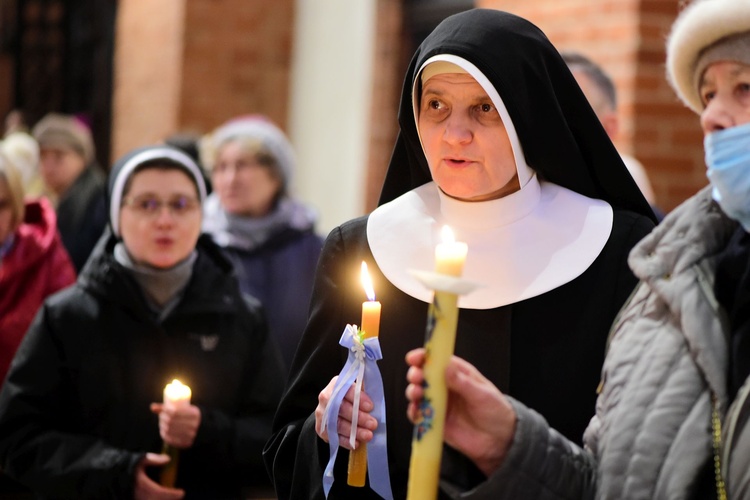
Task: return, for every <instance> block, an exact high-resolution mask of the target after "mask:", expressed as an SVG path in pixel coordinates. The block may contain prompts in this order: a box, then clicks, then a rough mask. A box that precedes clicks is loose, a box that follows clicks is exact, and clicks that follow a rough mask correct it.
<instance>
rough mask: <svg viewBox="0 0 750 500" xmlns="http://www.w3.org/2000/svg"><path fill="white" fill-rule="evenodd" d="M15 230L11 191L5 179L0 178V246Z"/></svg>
mask: <svg viewBox="0 0 750 500" xmlns="http://www.w3.org/2000/svg"><path fill="white" fill-rule="evenodd" d="M13 230H14V221H13V207H12V203H11V199H10V189H8V183H7V182H6V181H5V178H3V177H0V244H3V243H5V240H7V239H8V237H9V236H10V235H11V233H12V232H13Z"/></svg>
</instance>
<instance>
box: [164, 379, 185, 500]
mask: <svg viewBox="0 0 750 500" xmlns="http://www.w3.org/2000/svg"><path fill="white" fill-rule="evenodd" d="M191 396H192V391H191V390H190V387H188V386H186V385H185V384H183V383H182V382H180V381H179V380H177V379H174V380H173V381H172V382H171V383H169V384H167V386H166V387H165V388H164V401H163V402H164V405H165V406H166V405H173V406H176V407H182V406H190V398H191ZM162 453H164V454H165V455H169V458H170V460H169V463H167V464H166V465H165V466H164V468H163V469H162V470H161V481H160V482H161V484H162V486H167V487H169V488H174V485H175V481H176V480H177V459H178V457H179V450H177V449H175V448H173V447H171V446H169V445H167V444H166V443H165V444H164V447H163V449H162Z"/></svg>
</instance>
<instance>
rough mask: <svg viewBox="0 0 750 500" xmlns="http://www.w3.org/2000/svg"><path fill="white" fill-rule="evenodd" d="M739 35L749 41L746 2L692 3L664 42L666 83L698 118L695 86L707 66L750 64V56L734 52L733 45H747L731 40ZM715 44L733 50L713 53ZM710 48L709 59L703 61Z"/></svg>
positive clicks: (699, 106)
mask: <svg viewBox="0 0 750 500" xmlns="http://www.w3.org/2000/svg"><path fill="white" fill-rule="evenodd" d="M740 33H746V34H747V39H748V40H750V1H748V0H695V1H694V2H693V3H692V4H690V5H689V6H688V7H686V8H685V10H683V11H682V12H681V13H680V15H679V16H678V17H677V20H676V21H675V22H674V24H673V25H672V31H671V33H670V34H669V38H668V39H667V80H668V81H669V83H670V84H671V85H672V87H673V88H674V90H675V92H676V93H677V96H678V97H679V98H680V99H681V100H682V102H684V103H685V105H687V106H688V107H689V108H690V109H692V110H693V111H695V112H696V113H698V114H700V113H701V112H702V111H703V107H704V106H703V102H702V100H701V97H700V94H699V93H698V83H699V82H700V78H701V77H702V74H703V71H705V69H706V67H707V66H708V64H710V63H712V62H716V61H719V60H736V61H738V62H742V63H745V64H750V52H744V51H742V50H737V47H738V46H737V45H736V44H738V43H740V44H745V43H747V40H745V37H734V36H733V35H738V34H740ZM717 42H721V44H723V43H725V42H728V43H732V44H734V45H735V46H734V47H733V49H730V50H719V51H714V46H715V45H718V44H717ZM709 48H710V49H711V52H712V55H711V56H710V57H708V58H704V57H703V56H704V55H705V54H707V52H708V49H709ZM729 54H731V56H729V57H727V56H728V55H729ZM699 62H700V64H699Z"/></svg>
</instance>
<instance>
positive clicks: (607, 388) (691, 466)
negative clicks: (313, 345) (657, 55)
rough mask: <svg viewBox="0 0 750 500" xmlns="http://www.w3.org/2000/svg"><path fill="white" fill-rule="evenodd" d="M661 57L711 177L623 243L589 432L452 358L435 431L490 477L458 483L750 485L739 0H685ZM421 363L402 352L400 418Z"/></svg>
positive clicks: (669, 494)
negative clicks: (699, 133)
mask: <svg viewBox="0 0 750 500" xmlns="http://www.w3.org/2000/svg"><path fill="white" fill-rule="evenodd" d="M667 68H668V78H669V81H670V83H671V84H672V86H673V87H674V88H675V91H676V92H677V94H678V96H679V97H680V98H681V99H682V101H683V102H684V103H685V104H686V105H687V106H688V107H690V108H691V109H693V110H694V111H695V112H696V113H698V114H700V117H701V126H702V128H703V131H704V133H705V149H706V164H707V167H708V170H707V175H708V178H709V180H710V186H708V187H706V188H705V189H703V190H701V191H700V192H699V193H698V194H696V195H695V196H694V197H692V198H691V199H689V200H687V201H686V202H685V203H683V204H682V205H681V206H680V207H678V208H677V209H675V210H674V211H673V212H672V213H670V214H669V215H668V216H667V217H666V218H665V220H664V221H663V222H662V223H661V224H660V225H659V226H658V227H657V228H655V229H654V230H653V231H652V233H651V234H650V235H649V236H647V237H646V238H644V239H643V240H642V241H641V242H640V243H639V244H638V245H636V247H634V249H633V250H632V252H631V253H630V257H629V264H630V267H631V268H632V270H633V272H634V273H635V275H636V276H637V277H638V278H639V280H640V284H639V286H638V287H637V288H636V290H635V292H634V293H633V295H632V296H631V298H630V299H629V301H628V303H627V304H626V305H625V306H624V308H623V310H622V311H621V312H620V314H619V315H618V318H617V319H616V321H615V324H614V326H613V329H612V331H611V335H610V341H609V343H608V344H609V346H608V352H607V356H606V360H605V363H604V367H603V371H602V381H601V384H600V394H599V397H598V399H597V409H596V415H595V416H594V417H593V419H592V421H591V423H590V425H589V426H588V428H587V430H586V432H585V435H584V443H585V446H584V448H580V447H578V446H577V445H575V444H574V443H572V442H571V441H569V440H567V439H566V438H564V437H562V436H561V435H560V434H559V433H558V432H557V431H555V430H554V429H553V428H551V427H550V426H549V425H548V424H547V422H546V421H545V420H544V419H543V418H542V417H541V416H540V415H539V414H538V413H536V412H534V411H533V410H532V409H529V408H527V407H525V406H524V405H522V404H521V403H519V402H518V401H516V400H513V399H512V398H510V397H507V396H505V395H504V394H501V393H500V391H499V390H498V389H497V388H496V387H495V386H493V385H492V384H491V383H490V382H489V381H488V380H487V379H486V378H484V377H483V376H482V375H481V374H480V373H479V371H478V370H476V369H475V368H474V367H473V366H472V365H470V364H469V363H467V362H466V361H464V360H462V359H459V358H456V357H454V358H453V360H452V361H451V364H450V366H449V367H448V370H447V372H446V379H447V382H448V385H449V388H450V391H451V395H450V398H451V399H450V402H449V411H448V416H447V423H446V431H445V439H446V442H447V443H448V444H449V445H451V446H453V447H454V448H456V449H457V450H458V451H460V452H461V453H463V454H464V455H466V456H467V457H469V458H470V459H472V460H473V461H474V462H475V464H476V465H477V466H478V467H479V468H480V470H482V471H483V472H484V473H485V475H486V476H487V480H486V481H485V482H484V483H482V484H481V485H479V486H478V487H476V488H475V489H473V490H471V491H461V490H460V489H458V488H454V489H453V491H452V493H453V496H454V497H455V498H466V499H469V498H472V499H475V498H488V499H489V498H491V499H495V500H502V499H518V498H524V499H535V498H537V499H572V498H575V499H589V498H601V499H691V498H694V499H710V498H720V499H725V498H750V428H748V426H747V421H748V416H749V414H750V402H748V394H749V393H750V382H749V381H748V375H749V374H750V307H749V306H750V234H748V232H750V3H747V2H738V1H736V0H698V1H696V2H693V3H692V4H691V5H690V6H689V7H687V8H686V9H685V10H684V11H683V12H682V13H681V14H680V16H679V17H678V19H677V20H676V21H675V23H674V25H673V28H672V31H671V34H670V37H669V40H668V43H667ZM423 362H424V351H423V350H421V349H418V350H415V351H412V352H410V353H409V354H408V355H407V363H409V364H410V365H411V367H410V370H409V373H408V375H407V378H408V380H409V382H410V385H409V387H408V388H407V398H408V399H409V401H410V406H409V409H408V415H409V417H410V418H411V419H412V420H414V419H415V418H416V415H417V411H416V405H417V404H418V403H419V401H420V399H421V397H422V394H423V391H422V388H421V383H422V381H423V380H424V378H423V374H422V369H421V366H422V363H423ZM445 479H446V481H445V482H446V483H450V478H445Z"/></svg>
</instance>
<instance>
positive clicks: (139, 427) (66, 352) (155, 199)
mask: <svg viewBox="0 0 750 500" xmlns="http://www.w3.org/2000/svg"><path fill="white" fill-rule="evenodd" d="M205 192H206V190H205V186H204V184H203V178H202V176H201V174H200V171H199V169H198V167H197V166H196V165H195V163H194V162H193V161H192V160H191V159H190V158H189V157H187V156H186V155H185V154H184V153H182V152H180V151H178V150H176V149H174V148H171V147H168V146H154V147H146V148H142V149H138V150H135V151H133V152H131V153H129V154H127V155H125V156H124V157H123V158H122V159H121V160H119V161H118V162H117V163H116V164H115V166H114V167H113V170H112V174H111V177H110V179H109V187H108V197H109V213H110V231H109V233H111V234H105V236H104V237H103V238H102V239H101V240H100V241H99V243H98V244H97V247H96V250H95V252H94V254H93V255H92V258H91V259H90V261H89V262H88V264H87V265H86V267H85V268H84V270H83V272H82V274H81V276H80V277H79V279H78V281H77V283H76V284H75V285H73V286H72V287H70V288H68V289H66V290H64V291H62V292H60V293H58V294H55V295H53V296H52V297H50V298H49V299H47V300H46V301H45V303H44V304H43V306H42V309H41V310H40V312H39V313H38V314H37V316H36V318H35V320H34V322H33V324H32V326H31V328H30V329H29V332H28V334H27V335H26V337H25V339H24V341H23V342H22V344H21V346H20V348H19V350H18V352H17V354H16V356H15V358H14V360H13V362H12V364H11V368H10V371H9V374H8V378H7V380H6V383H5V386H4V387H3V390H2V392H1V393H0V436H2V437H1V438H0V468H2V469H3V470H4V471H5V472H6V473H7V474H8V475H10V476H11V477H13V478H15V479H16V480H18V481H19V482H21V483H23V484H25V485H27V486H28V487H30V488H31V489H33V490H34V492H35V493H36V494H37V495H38V496H39V497H42V498H96V499H102V498H118V499H120V498H182V497H183V496H184V498H207V499H209V498H210V499H221V498H242V497H243V494H244V493H243V488H246V487H254V488H262V487H264V486H266V485H268V478H267V475H266V473H265V470H264V468H263V465H262V462H261V450H262V447H263V444H264V442H265V441H266V439H267V438H268V436H269V435H270V429H271V419H272V417H273V413H274V411H275V409H276V405H277V403H278V400H279V397H280V394H281V388H282V381H283V376H284V372H283V365H282V363H281V358H280V355H279V353H278V350H277V349H276V347H275V344H273V343H272V342H271V340H270V339H269V337H268V332H267V327H266V323H265V319H264V316H263V314H262V310H261V309H260V306H259V304H258V303H257V301H255V300H254V299H251V298H249V297H246V296H243V295H242V294H241V293H240V291H239V286H238V284H237V281H236V279H235V277H234V273H233V271H232V266H231V263H229V262H228V261H227V260H226V259H224V258H223V257H222V254H221V251H220V250H219V249H218V247H216V246H215V245H214V244H213V243H212V242H211V241H210V239H209V238H208V237H205V236H204V237H200V227H201V203H202V201H203V200H204V199H205ZM175 378H177V379H179V380H180V381H181V382H183V383H184V384H185V385H188V386H189V387H190V388H191V389H192V401H191V404H188V405H185V406H175V405H172V404H166V403H165V404H162V401H163V391H164V388H165V386H166V385H167V384H168V383H169V382H171V381H172V380H173V379H175ZM165 444H166V445H169V446H170V447H171V448H172V449H175V450H178V453H179V455H178V460H177V465H178V468H177V477H176V483H175V487H168V485H161V484H159V481H160V474H159V472H160V471H159V468H160V467H163V466H164V465H165V463H166V462H167V460H168V456H166V455H162V454H160V452H161V451H162V449H163V445H165Z"/></svg>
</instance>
